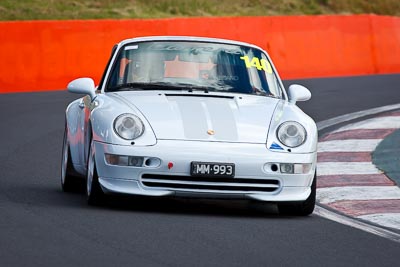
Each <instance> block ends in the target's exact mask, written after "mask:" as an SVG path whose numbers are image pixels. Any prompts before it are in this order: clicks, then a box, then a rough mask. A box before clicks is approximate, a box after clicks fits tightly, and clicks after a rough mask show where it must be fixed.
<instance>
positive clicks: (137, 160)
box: [128, 157, 143, 167]
mask: <svg viewBox="0 0 400 267" xmlns="http://www.w3.org/2000/svg"><path fill="white" fill-rule="evenodd" d="M128 158H129V166H134V167H141V166H142V165H143V157H128Z"/></svg>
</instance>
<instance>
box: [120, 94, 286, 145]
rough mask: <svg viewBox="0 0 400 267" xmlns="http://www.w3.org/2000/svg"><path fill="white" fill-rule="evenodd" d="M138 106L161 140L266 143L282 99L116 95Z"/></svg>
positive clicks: (213, 95)
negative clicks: (273, 118)
mask: <svg viewBox="0 0 400 267" xmlns="http://www.w3.org/2000/svg"><path fill="white" fill-rule="evenodd" d="M115 96H117V97H118V98H119V99H120V100H122V101H124V102H125V103H126V104H127V105H134V106H135V107H136V108H137V109H138V110H140V112H141V113H142V114H143V116H144V117H145V118H146V119H147V120H148V122H149V123H150V125H151V127H152V129H153V131H154V134H155V135H156V138H157V139H165V140H167V139H168V140H193V141H194V140H196V141H217V142H239V143H265V142H266V139H267V134H268V129H269V125H270V120H271V117H272V116H273V113H274V110H275V107H276V105H277V104H278V102H279V99H274V98H270V97H263V96H252V95H236V94H220V93H213V92H210V93H172V92H171V93H165V92H162V91H149V92H119V93H115Z"/></svg>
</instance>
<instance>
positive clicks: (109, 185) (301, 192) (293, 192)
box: [99, 177, 311, 202]
mask: <svg viewBox="0 0 400 267" xmlns="http://www.w3.org/2000/svg"><path fill="white" fill-rule="evenodd" d="M99 182H100V185H101V187H102V189H103V191H104V192H105V193H107V194H128V195H139V196H152V197H164V196H174V197H191V198H214V199H221V198H225V199H226V198H227V199H231V198H234V199H253V200H258V201H267V202H296V201H304V200H306V199H307V198H308V197H309V195H310V193H311V189H310V187H300V186H299V187H297V186H296V187H282V188H281V190H279V191H276V192H273V193H270V194H269V193H242V192H241V193H233V192H224V191H217V190H209V191H206V190H204V191H202V192H200V191H188V190H164V189H154V188H145V187H143V186H142V185H141V184H140V182H139V181H137V180H127V179H114V178H104V177H99Z"/></svg>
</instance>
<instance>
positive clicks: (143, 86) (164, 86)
mask: <svg viewBox="0 0 400 267" xmlns="http://www.w3.org/2000/svg"><path fill="white" fill-rule="evenodd" d="M159 89H161V90H177V89H179V90H180V89H182V88H180V87H177V86H175V85H174V84H171V83H164V82H156V83H144V82H135V83H124V84H120V85H118V86H116V87H113V88H111V89H109V90H110V91H119V90H124V91H125V90H126V91H136V90H159Z"/></svg>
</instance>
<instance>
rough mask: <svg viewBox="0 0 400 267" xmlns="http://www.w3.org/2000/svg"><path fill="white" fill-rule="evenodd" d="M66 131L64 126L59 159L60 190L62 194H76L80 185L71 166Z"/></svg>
mask: <svg viewBox="0 0 400 267" xmlns="http://www.w3.org/2000/svg"><path fill="white" fill-rule="evenodd" d="M67 131H68V128H67V127H66V126H65V130H64V140H63V148H62V158H61V188H62V190H63V191H64V192H78V191H79V189H80V183H79V181H78V179H77V177H76V173H75V170H74V167H73V166H72V162H71V152H70V150H69V144H68V138H67V133H68V132H67Z"/></svg>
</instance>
